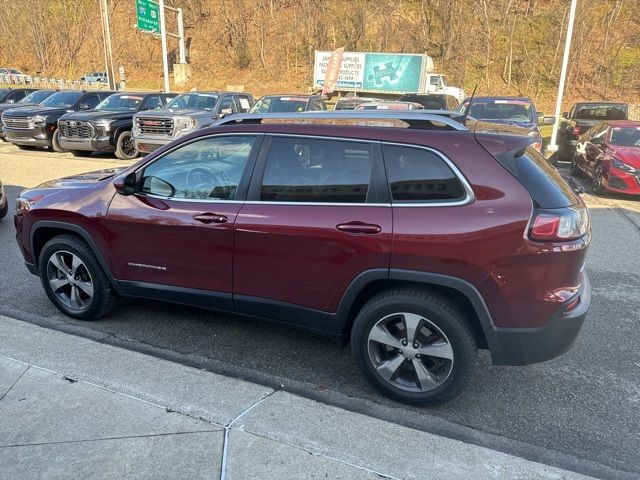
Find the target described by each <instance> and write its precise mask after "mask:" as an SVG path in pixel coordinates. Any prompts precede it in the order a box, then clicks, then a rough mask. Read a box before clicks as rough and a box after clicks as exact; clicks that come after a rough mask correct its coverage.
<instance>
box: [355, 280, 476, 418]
mask: <svg viewBox="0 0 640 480" xmlns="http://www.w3.org/2000/svg"><path fill="white" fill-rule="evenodd" d="M351 343H352V348H353V352H354V354H355V357H356V362H357V364H358V367H359V368H360V370H361V371H362V373H363V374H364V376H365V377H366V378H367V379H368V380H369V381H370V382H371V383H372V385H373V386H374V387H375V388H377V389H378V390H379V391H381V392H382V393H384V394H385V395H388V396H390V397H392V398H394V399H396V400H399V401H401V402H405V403H410V404H413V405H421V406H423V405H434V404H438V403H443V402H446V401H448V400H450V399H451V398H453V397H454V396H455V395H456V394H457V393H458V392H459V391H460V390H462V388H463V387H464V385H465V384H466V382H467V380H468V379H469V377H470V376H471V373H472V372H473V370H474V367H475V363H476V356H477V346H476V342H475V339H474V336H473V334H472V333H471V330H470V329H469V326H468V324H467V322H466V321H465V319H464V316H463V315H462V314H461V313H460V312H459V311H458V309H457V308H456V307H455V305H454V304H452V303H451V302H450V301H449V300H447V299H446V298H444V297H442V296H440V295H437V294H435V293H432V292H429V291H427V290H422V289H419V288H407V289H394V290H387V291H384V292H382V293H379V294H377V295H376V296H374V297H373V298H371V299H370V300H369V301H368V302H367V303H366V304H365V305H364V307H363V308H362V310H360V312H359V313H358V315H357V317H356V320H355V322H354V325H353V329H352V331H351Z"/></svg>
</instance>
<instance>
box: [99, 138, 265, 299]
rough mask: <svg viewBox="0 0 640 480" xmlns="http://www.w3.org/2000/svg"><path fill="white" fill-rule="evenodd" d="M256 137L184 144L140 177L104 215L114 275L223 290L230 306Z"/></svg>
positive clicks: (127, 279)
mask: <svg viewBox="0 0 640 480" xmlns="http://www.w3.org/2000/svg"><path fill="white" fill-rule="evenodd" d="M261 140H262V136H261V135H258V134H252V135H243V134H219V135H209V136H207V137H202V138H198V139H193V140H191V141H189V142H186V143H182V144H180V145H178V146H176V147H175V148H174V149H172V150H170V151H168V152H166V153H164V154H163V155H161V156H160V157H158V158H157V159H154V160H153V161H152V162H151V163H149V164H146V165H144V166H142V167H141V169H140V170H139V171H138V172H137V177H138V187H137V191H136V193H135V194H134V195H128V196H125V195H119V194H117V195H116V196H115V197H114V198H113V200H112V202H111V204H110V206H109V211H108V215H107V218H106V228H107V235H108V238H109V243H110V246H111V249H110V251H111V253H112V258H111V261H112V265H113V267H114V276H116V278H118V279H120V280H122V281H125V282H128V283H129V284H130V283H131V282H136V283H139V282H144V283H145V284H162V285H165V286H172V288H173V287H183V288H187V289H197V290H207V291H212V292H222V293H225V294H226V296H225V298H226V300H227V301H228V302H230V296H231V275H232V264H233V261H232V257H233V227H234V224H235V222H236V217H237V214H238V212H239V210H240V207H241V205H242V202H243V199H244V197H245V195H246V190H247V187H248V182H249V177H250V174H251V170H252V167H253V161H254V158H255V153H256V152H257V151H258V149H259V146H260V143H261Z"/></svg>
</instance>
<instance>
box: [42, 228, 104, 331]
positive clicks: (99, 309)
mask: <svg viewBox="0 0 640 480" xmlns="http://www.w3.org/2000/svg"><path fill="white" fill-rule="evenodd" d="M58 253H59V254H62V255H68V254H73V255H75V256H76V257H78V258H79V259H80V260H81V261H82V263H83V265H84V267H85V269H86V271H84V270H83V274H86V273H88V275H89V280H90V282H91V283H92V286H93V295H92V296H91V297H90V299H89V300H88V304H87V305H86V306H85V307H83V308H75V309H74V308H70V307H69V305H67V304H65V303H64V302H63V300H61V298H59V297H58V295H56V293H55V292H54V291H53V288H52V286H51V284H50V282H49V272H50V271H51V270H50V268H51V269H53V268H54V267H50V264H49V260H50V259H51V258H52V257H53V256H54V255H56V254H58ZM67 265H69V264H67ZM38 268H39V271H40V280H41V282H42V286H43V288H44V291H45V292H46V294H47V296H48V297H49V300H51V302H52V303H53V304H54V305H55V306H56V308H57V309H58V310H60V311H61V312H62V313H64V314H65V315H68V316H70V317H73V318H77V319H79V320H97V319H99V318H100V317H102V316H104V315H106V314H107V313H108V312H109V310H111V308H112V307H113V305H114V303H115V300H116V294H115V292H114V291H113V288H112V287H111V283H110V282H109V279H108V277H107V276H106V274H105V273H104V271H103V270H102V267H101V266H100V263H99V262H98V260H97V259H96V257H95V255H94V254H93V252H92V251H91V249H90V248H89V246H88V245H87V244H86V243H85V242H84V241H83V240H82V239H80V238H78V237H76V236H74V235H60V236H57V237H54V238H52V239H51V240H49V241H48V242H47V243H46V244H45V246H44V247H43V249H42V251H41V252H40V257H39V259H38ZM79 268H80V267H79ZM76 280H77V278H76Z"/></svg>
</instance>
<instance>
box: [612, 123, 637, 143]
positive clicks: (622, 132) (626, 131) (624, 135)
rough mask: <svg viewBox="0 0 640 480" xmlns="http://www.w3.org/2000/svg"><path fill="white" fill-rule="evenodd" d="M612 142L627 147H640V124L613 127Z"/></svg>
mask: <svg viewBox="0 0 640 480" xmlns="http://www.w3.org/2000/svg"><path fill="white" fill-rule="evenodd" d="M611 144H612V145H620V146H625V147H640V126H638V127H613V128H612V129H611Z"/></svg>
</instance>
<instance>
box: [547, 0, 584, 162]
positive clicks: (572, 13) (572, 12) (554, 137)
mask: <svg viewBox="0 0 640 480" xmlns="http://www.w3.org/2000/svg"><path fill="white" fill-rule="evenodd" d="M577 3H578V0H571V8H570V10H569V24H568V25H567V37H566V38H565V41H564V55H563V57H562V71H561V72H560V83H559V85H558V97H557V98H556V111H555V116H556V122H555V123H554V124H553V131H552V133H551V142H550V143H549V146H548V147H547V148H548V149H549V150H550V151H552V152H557V151H558V145H557V144H556V141H557V138H558V128H559V127H560V111H561V110H562V96H563V94H564V84H565V81H566V77H567V65H568V64H569V52H570V50H571V37H572V36H573V22H574V20H575V17H576V4H577Z"/></svg>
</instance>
